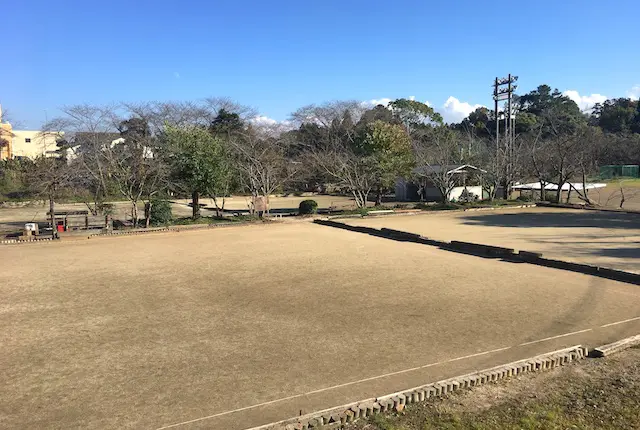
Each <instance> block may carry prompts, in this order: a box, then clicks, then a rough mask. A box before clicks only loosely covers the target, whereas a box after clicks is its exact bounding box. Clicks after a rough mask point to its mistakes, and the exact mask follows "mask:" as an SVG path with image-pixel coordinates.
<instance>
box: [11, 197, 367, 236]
mask: <svg viewBox="0 0 640 430" xmlns="http://www.w3.org/2000/svg"><path fill="white" fill-rule="evenodd" d="M307 199H313V200H315V201H316V202H318V208H320V209H329V208H335V209H336V210H344V209H353V208H355V202H354V200H353V199H352V198H349V197H343V196H328V195H316V196H309V197H294V196H289V197H271V198H270V199H269V205H270V207H271V208H272V209H274V210H282V209H288V210H291V211H297V210H298V206H299V205H300V202H301V201H303V200H307ZM173 202H174V203H173V204H172V207H171V209H172V213H173V216H174V217H175V218H180V217H189V216H191V214H192V209H191V207H190V206H189V203H191V200H188V199H177V200H173ZM250 203H251V199H250V197H245V196H232V197H228V198H227V199H226V202H225V206H224V207H225V210H229V211H231V210H233V211H241V210H248V207H249V204H250ZM113 204H114V205H115V209H114V210H115V212H114V218H115V219H121V220H125V219H130V218H131V216H130V214H131V205H130V203H129V202H114V203H113ZM200 204H204V205H206V206H205V207H204V208H203V209H202V215H203V216H212V215H215V204H214V201H213V199H207V198H202V199H200ZM219 204H220V205H222V203H221V202H220V203H219ZM55 210H56V211H72V210H87V206H86V205H85V204H84V203H70V204H57V205H56V209H55ZM138 210H139V213H140V215H139V216H141V217H142V216H144V204H142V203H140V205H139V207H138ZM48 211H49V203H48V202H34V203H32V204H30V205H28V206H24V207H12V208H6V207H5V208H2V207H0V232H3V231H15V230H20V229H22V228H23V227H24V224H25V223H28V222H47V212H48ZM97 222H98V223H99V224H100V223H101V222H102V217H99V218H97Z"/></svg>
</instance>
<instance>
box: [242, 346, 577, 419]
mask: <svg viewBox="0 0 640 430" xmlns="http://www.w3.org/2000/svg"><path fill="white" fill-rule="evenodd" d="M587 355H588V351H587V348H583V347H582V346H581V345H575V346H572V347H569V348H564V349H560V350H557V351H553V352H549V353H546V354H540V355H537V356H535V357H531V358H527V359H524V360H519V361H514V362H511V363H507V364H503V365H500V366H496V367H492V368H489V369H485V370H480V371H478V372H473V373H469V374H466V375H462V376H457V377H453V378H449V379H444V380H441V381H437V382H434V383H431V384H426V385H421V386H418V387H414V388H410V389H407V390H403V391H399V392H396V393H392V394H387V395H384V396H380V397H377V398H375V399H374V398H371V399H366V400H361V401H359V402H354V403H349V404H346V405H342V406H338V407H335V408H331V409H325V410H322V411H317V412H313V413H310V414H306V415H302V416H300V417H295V418H291V419H288V420H283V421H279V422H276V423H270V424H265V425H262V426H258V427H252V428H250V429H248V430H307V429H326V430H329V429H339V428H343V426H344V424H347V423H351V422H354V421H356V420H357V419H359V418H367V417H369V416H371V415H374V414H377V413H380V412H388V411H392V410H396V411H401V410H402V409H404V407H405V406H406V405H408V404H411V403H417V402H422V401H425V400H427V399H429V398H431V397H443V396H446V395H447V394H449V393H452V392H454V391H458V390H461V389H468V388H472V387H477V386H479V385H483V384H487V383H490V382H496V381H499V380H502V379H507V378H512V377H515V376H517V375H520V374H522V373H530V372H539V371H543V370H547V369H552V368H555V367H558V366H562V365H564V364H568V363H570V362H572V361H575V360H581V359H583V358H585V357H587Z"/></svg>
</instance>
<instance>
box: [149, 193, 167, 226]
mask: <svg viewBox="0 0 640 430" xmlns="http://www.w3.org/2000/svg"><path fill="white" fill-rule="evenodd" d="M172 218H173V215H172V213H171V202H170V201H168V200H160V199H157V200H151V213H150V217H149V222H150V223H151V225H167V224H169V223H171V220H172Z"/></svg>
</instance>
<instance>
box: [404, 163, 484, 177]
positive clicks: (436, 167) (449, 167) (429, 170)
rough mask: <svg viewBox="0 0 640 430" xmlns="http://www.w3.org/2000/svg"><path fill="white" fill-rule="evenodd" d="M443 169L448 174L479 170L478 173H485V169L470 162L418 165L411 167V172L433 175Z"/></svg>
mask: <svg viewBox="0 0 640 430" xmlns="http://www.w3.org/2000/svg"><path fill="white" fill-rule="evenodd" d="M444 170H446V172H447V174H449V175H455V174H460V173H467V172H470V171H472V172H479V173H487V172H486V170H482V169H480V168H479V167H475V166H472V165H471V164H462V165H460V164H446V165H440V164H432V165H427V166H420V167H416V168H415V169H413V173H416V174H418V175H423V176H426V175H435V174H438V173H442V172H443V171H444Z"/></svg>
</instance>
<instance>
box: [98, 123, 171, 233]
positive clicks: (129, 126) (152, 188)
mask: <svg viewBox="0 0 640 430" xmlns="http://www.w3.org/2000/svg"><path fill="white" fill-rule="evenodd" d="M119 129H120V133H121V136H122V138H121V139H118V140H116V141H114V142H113V143H112V144H110V145H108V146H107V147H105V148H104V154H105V158H106V161H107V163H108V171H109V176H110V179H111V180H112V181H113V183H114V184H115V187H116V188H117V190H118V192H119V193H120V194H121V195H122V196H123V197H125V198H127V199H128V200H129V201H130V202H131V218H132V221H133V226H134V227H136V226H137V225H138V219H139V216H138V203H139V202H140V201H141V200H142V201H144V200H146V201H149V200H150V199H151V198H152V197H153V196H154V195H156V194H157V193H158V192H159V191H161V190H162V189H163V188H164V187H165V186H166V178H167V176H168V169H167V167H166V165H165V164H164V163H163V161H162V160H161V159H160V157H157V156H156V155H155V154H154V153H153V148H154V147H153V141H152V138H151V136H150V132H149V129H148V126H147V124H146V122H145V121H144V120H143V119H141V118H135V117H134V118H130V119H128V120H126V121H123V122H122V123H121V124H120V125H119ZM148 223H149V217H148V216H147V225H148Z"/></svg>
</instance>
